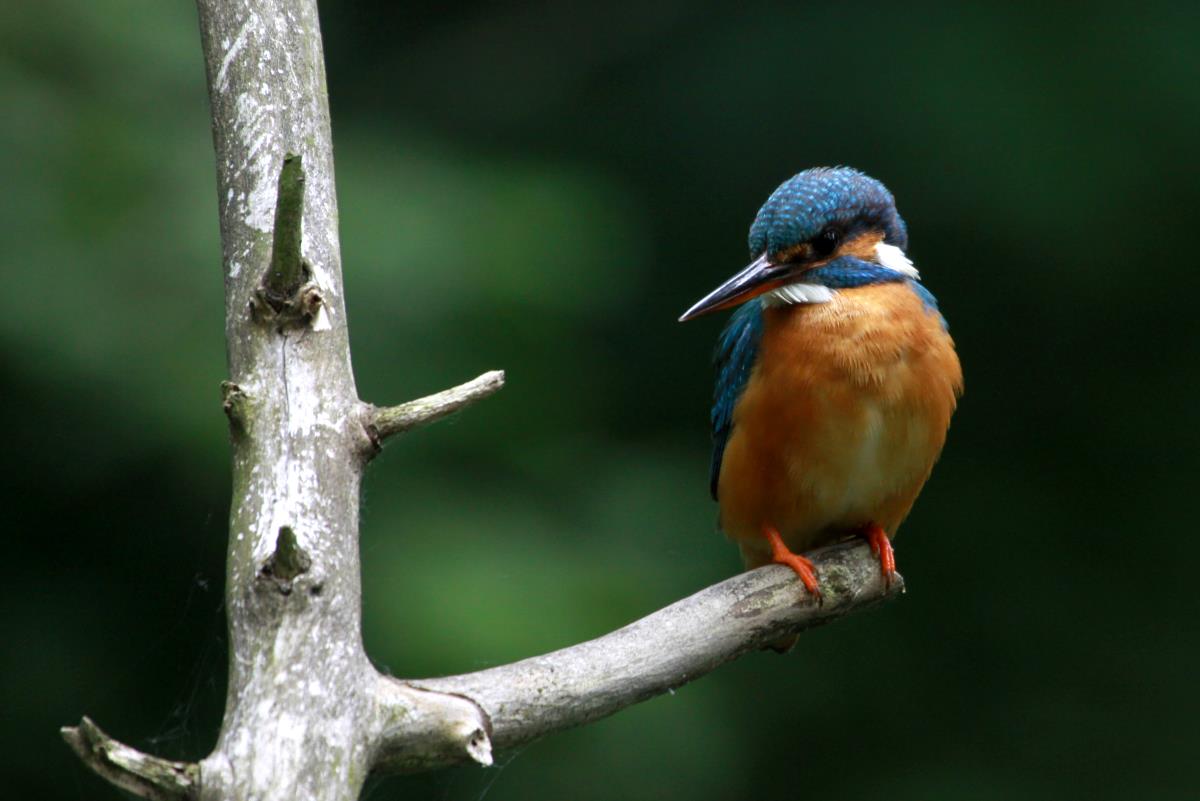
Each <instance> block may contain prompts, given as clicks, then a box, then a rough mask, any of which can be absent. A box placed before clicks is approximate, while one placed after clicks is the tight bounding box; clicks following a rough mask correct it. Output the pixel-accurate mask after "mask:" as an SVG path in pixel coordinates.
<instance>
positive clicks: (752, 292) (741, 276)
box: [679, 253, 789, 323]
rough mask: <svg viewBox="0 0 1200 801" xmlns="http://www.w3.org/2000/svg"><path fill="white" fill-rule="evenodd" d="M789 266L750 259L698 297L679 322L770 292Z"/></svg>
mask: <svg viewBox="0 0 1200 801" xmlns="http://www.w3.org/2000/svg"><path fill="white" fill-rule="evenodd" d="M788 266H789V265H775V264H771V262H769V261H767V254H765V253H764V254H763V255H761V256H759V257H758V258H757V259H755V260H754V262H753V263H752V264H750V265H749V266H747V267H746V268H745V269H743V270H742V271H741V272H739V273H738V274H737V275H735V276H733V277H732V278H730V279H729V280H728V281H726V282H725V283H723V284H721V285H720V286H719V287H717V288H716V289H714V290H713V291H712V292H709V293H708V294H707V295H705V296H704V297H702V298H701V299H700V301H699V302H698V303H696V305H695V306H693V307H692V308H690V309H688V310H687V311H685V312H684V313H683V316H682V317H680V318H679V322H681V323H682V322H684V321H685V320H690V319H692V318H693V317H699V316H700V315H702V314H708V313H709V312H713V311H717V310H718V309H727V308H729V307H730V306H736V305H738V304H739V303H743V302H745V301H747V300H749V299H750V298H752V297H754V296H756V295H761V294H762V293H764V292H766V291H767V290H770V289H774V288H775V287H776V286H777V285H779V284H780V283H782V279H783V278H784V277H785V276H786V275H787V272H788Z"/></svg>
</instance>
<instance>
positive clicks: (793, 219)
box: [750, 167, 908, 257]
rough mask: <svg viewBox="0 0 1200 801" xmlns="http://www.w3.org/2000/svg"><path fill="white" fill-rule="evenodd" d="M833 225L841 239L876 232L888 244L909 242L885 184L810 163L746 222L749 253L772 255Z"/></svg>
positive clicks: (850, 171)
mask: <svg viewBox="0 0 1200 801" xmlns="http://www.w3.org/2000/svg"><path fill="white" fill-rule="evenodd" d="M831 226H832V227H836V228H838V229H839V233H840V234H841V235H842V236H843V237H846V236H849V235H853V234H855V233H857V232H858V231H861V230H865V229H875V230H880V231H883V232H884V242H886V243H887V244H889V245H895V246H896V247H898V248H900V249H901V250H904V249H905V248H906V247H907V245H908V232H907V230H906V229H905V227H904V221H903V220H902V219H900V215H899V214H897V213H896V202H895V200H894V199H893V198H892V193H891V192H889V191H888V190H887V187H885V186H884V185H883V184H881V183H880V182H879V181H876V180H875V179H874V178H871V177H869V176H866V175H863V174H862V173H861V172H859V171H858V170H855V169H852V168H850V167H813V168H812V169H809V170H805V171H804V172H802V173H799V174H798V175H796V176H794V177H792V178H790V179H789V180H787V181H785V182H784V183H783V185H782V186H780V187H779V188H778V189H776V190H775V191H774V192H772V193H771V196H770V197H769V198H767V202H766V203H764V204H763V206H762V208H761V209H759V211H758V216H757V217H755V218H754V224H753V225H752V226H750V255H751V256H752V257H757V256H759V255H761V254H762V253H763V252H764V251H765V252H766V254H767V256H768V257H771V256H773V255H775V254H777V253H779V252H780V251H784V250H787V249H788V248H791V247H793V246H795V245H798V244H800V243H801V242H807V241H809V240H810V239H812V238H813V237H815V236H817V235H818V234H820V233H822V231H824V230H826V229H827V228H829V227H831Z"/></svg>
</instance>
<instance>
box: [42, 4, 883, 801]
mask: <svg viewBox="0 0 1200 801" xmlns="http://www.w3.org/2000/svg"><path fill="white" fill-rule="evenodd" d="M197 5H198V8H199V11H200V28H201V35H202V40H203V46H204V56H205V63H206V70H207V77H208V85H209V95H210V98H211V104H212V115H213V141H214V145H215V151H216V161H217V176H218V201H219V210H220V220H221V241H222V269H223V273H224V282H225V311H226V339H227V343H228V359H229V370H230V381H228V382H226V383H225V385H224V387H223V389H224V401H225V402H224V408H225V411H226V414H227V415H228V416H229V421H230V431H231V439H232V444H233V501H232V508H231V510H230V526H229V548H228V565H227V575H226V595H225V598H226V612H227V615H228V624H229V635H230V659H229V692H228V696H227V698H226V707H225V717H224V721H223V724H222V728H221V733H220V736H219V738H218V741H217V745H216V747H215V749H214V750H213V752H212V753H211V754H210V755H209V756H207V757H206V758H204V759H203V760H201V761H200V762H199V763H197V764H187V763H175V762H169V761H166V760H161V759H158V758H155V757H152V756H148V755H145V754H140V753H138V752H137V751H135V750H134V749H131V748H129V747H127V746H124V745H122V744H120V743H118V742H116V741H115V740H113V739H112V738H110V737H108V735H106V734H104V732H102V731H101V730H100V729H99V728H98V727H96V726H95V724H93V723H91V721H89V720H87V719H86V718H85V719H84V721H83V722H82V723H81V724H80V725H79V726H77V727H69V728H65V729H64V730H63V736H64V738H65V739H66V740H67V742H68V744H69V745H71V747H72V748H73V749H74V750H75V751H76V753H77V754H79V756H80V757H81V758H82V759H83V760H84V761H85V762H86V763H87V764H88V765H89V766H91V767H92V768H93V769H94V770H96V771H97V772H98V773H100V774H101V775H102V776H104V777H105V778H107V779H109V780H110V781H112V782H113V783H115V784H117V785H119V786H121V787H124V788H125V789H128V790H130V791H131V792H135V793H137V794H139V795H142V796H144V797H147V798H159V799H166V798H189V799H190V798H200V799H212V800H213V801H215V800H216V799H239V800H241V799H247V800H248V799H255V800H256V801H275V799H279V800H280V801H282V799H289V801H290V799H297V798H303V799H311V800H312V801H350V799H355V798H357V797H358V795H359V791H360V790H361V788H362V785H363V782H364V781H365V779H366V777H367V775H368V774H369V773H370V772H371V771H372V770H380V771H413V770H426V769H430V768H434V767H438V766H442V765H447V764H451V763H454V762H460V761H466V760H473V761H475V762H477V763H480V764H483V765H487V764H490V763H491V750H492V747H493V743H494V744H495V745H497V746H499V747H509V746H512V745H516V744H518V743H521V742H524V741H527V740H530V739H532V738H535V737H537V736H540V735H542V734H544V733H546V732H549V731H552V730H555V729H561V728H564V727H566V726H572V725H577V724H580V723H585V722H587V721H590V720H594V719H596V718H598V717H601V716H603V715H607V714H611V713H612V712H614V711H616V710H618V709H620V708H622V707H624V706H627V705H629V704H632V703H636V702H638V701H641V700H644V699H645V698H648V697H650V696H652V695H655V694H658V693H661V692H665V691H668V690H670V689H672V688H674V687H677V686H679V685H681V684H683V683H685V682H687V681H690V680H692V679H694V678H696V677H698V676H700V675H703V674H704V673H706V672H708V671H709V670H712V669H713V668H715V667H716V666H718V665H720V664H721V663H723V662H725V661H728V660H729V659H732V658H734V657H736V656H737V655H739V654H741V653H743V652H745V651H747V650H749V649H753V648H759V647H762V646H763V645H764V644H767V643H770V642H772V641H774V640H776V639H778V638H779V637H780V636H782V635H784V634H787V633H790V632H794V631H798V630H800V629H803V628H807V627H809V626H813V625H818V624H820V623H823V622H826V621H827V620H830V619H832V618H834V617H837V616H839V615H842V614H845V613H846V612H848V611H851V610H853V609H856V608H859V607H862V606H865V605H868V604H870V603H873V602H874V601H877V600H879V599H881V598H884V597H887V596H888V595H889V594H894V593H896V592H899V591H901V590H902V587H903V585H902V580H900V579H899V578H897V580H896V581H895V582H894V583H893V584H892V585H891V586H890V587H885V586H884V585H883V582H882V581H881V580H880V578H879V573H878V568H877V565H876V564H875V562H874V560H873V559H872V557H871V555H870V552H869V550H868V549H867V548H866V547H865V546H863V545H858V546H837V547H834V548H832V549H827V550H826V551H824V552H822V553H818V554H815V555H814V559H815V561H816V563H817V566H818V571H819V575H820V577H821V581H822V588H823V590H824V593H825V595H824V599H823V602H822V603H817V602H816V601H814V599H812V598H810V597H809V596H807V595H806V594H805V592H804V590H803V588H802V587H800V586H799V585H798V584H797V582H795V581H794V579H793V577H792V574H791V572H790V571H788V570H786V569H785V568H779V567H768V568H762V569H760V570H756V571H753V572H751V573H747V574H745V575H742V576H738V577H735V578H733V579H730V580H729V581H726V582H723V583H722V584H719V585H716V586H714V587H711V588H709V589H707V590H704V591H702V592H700V593H698V594H697V595H694V596H692V597H691V598H688V599H685V600H683V601H680V602H679V603H677V604H674V605H672V606H671V607H668V608H667V609H664V610H662V611H660V612H658V613H656V614H654V615H651V616H650V617H648V618H645V619H643V620H641V621H638V622H636V623H634V624H631V625H630V626H627V627H625V628H624V629H621V630H619V631H617V632H614V633H612V634H610V635H608V636H606V637H602V638H600V639H598V640H594V641H591V642H588V643H583V644H582V645H578V646H575V647H573V648H569V649H565V650H563V651H558V652H555V653H553V654H548V655H546V656H543V657H537V658H534V659H529V660H525V661H523V662H518V663H516V664H513V665H508V666H504V667H500V668H495V669H492V670H487V671H483V672H480V673H475V674H470V675H466V676H456V677H448V678H439V679H427V680H411V681H405V680H399V679H394V678H391V677H387V676H382V675H380V674H379V673H378V672H377V671H376V670H375V669H374V668H373V667H372V666H371V664H370V662H369V660H368V659H367V656H366V654H365V653H364V651H363V647H362V639H361V587H360V571H359V561H358V503H359V482H360V479H361V475H362V471H363V468H364V467H365V465H366V464H367V462H368V461H369V460H370V458H371V457H372V456H373V455H374V454H375V453H376V452H377V451H378V449H379V447H380V443H381V442H382V440H383V439H384V438H386V437H388V436H390V435H393V434H398V433H400V432H403V431H406V430H408V429H410V428H412V427H415V426H417V425H420V424H423V423H427V422H430V421H432V420H436V419H438V418H439V417H442V416H444V415H446V414H448V413H450V412H452V411H454V410H456V409H459V408H461V407H463V406H464V405H466V404H467V403H470V402H471V401H473V400H477V399H479V398H482V397H485V396H487V395H489V394H491V393H492V392H495V391H496V390H497V389H499V388H500V386H501V385H502V384H503V374H501V373H489V374H485V375H484V376H481V377H479V378H478V379H475V380H474V381H472V382H468V383H467V384H464V385H463V386H461V387H458V388H455V389H452V390H447V391H446V392H443V393H438V394H437V395H433V396H430V397H429V398H424V399H421V400H419V401H413V402H410V403H407V404H402V405H400V406H396V407H391V408H376V407H374V406H371V405H369V404H365V403H363V402H362V401H360V400H359V399H358V394H357V391H356V389H355V385H354V376H353V373H352V371H351V365H350V349H349V340H348V334H347V329H346V312H345V307H344V303H343V292H342V273H341V263H340V254H339V246H338V232H337V224H338V216H337V203H336V196H335V193H334V174H333V158H332V145H331V136H330V127H329V109H328V104H327V99H326V89H325V74H324V62H323V58H322V54H321V39H320V32H319V29H318V21H317V9H316V4H315V0H197ZM292 154H294V155H295V156H296V157H298V158H292V157H291V156H292ZM285 164H286V165H287V166H286V168H285ZM281 170H283V173H282V175H281Z"/></svg>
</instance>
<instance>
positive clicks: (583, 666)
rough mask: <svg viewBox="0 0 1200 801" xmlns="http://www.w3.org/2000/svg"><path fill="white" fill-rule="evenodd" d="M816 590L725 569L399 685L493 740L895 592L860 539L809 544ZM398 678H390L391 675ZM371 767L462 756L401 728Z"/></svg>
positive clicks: (648, 687) (779, 574) (684, 674)
mask: <svg viewBox="0 0 1200 801" xmlns="http://www.w3.org/2000/svg"><path fill="white" fill-rule="evenodd" d="M809 556H810V557H811V558H812V559H813V561H814V562H815V563H816V566H817V572H818V575H819V576H820V580H821V589H822V591H823V593H824V595H823V599H822V601H821V602H819V603H818V602H817V601H816V600H814V599H813V598H812V597H811V596H810V595H808V593H807V592H805V590H804V587H803V586H802V585H801V584H800V583H799V582H798V581H796V577H795V574H794V573H792V571H791V570H789V569H788V568H786V567H780V566H770V567H763V568H759V569H758V570H753V571H750V572H749V573H743V574H741V575H738V576H735V577H733V578H731V579H729V580H727V581H723V582H721V583H720V584H716V585H714V586H712V587H709V588H708V589H705V590H701V591H700V592H698V593H696V594H695V595H692V596H691V597H689V598H685V599H683V600H682V601H679V602H677V603H674V604H672V605H671V606H668V607H666V608H664V609H661V610H659V611H658V612H655V613H654V614H652V615H649V616H647V617H644V618H642V619H641V620H638V621H636V622H634V623H631V624H629V625H628V626H626V627H624V628H622V629H618V630H617V631H614V632H612V633H611V634H607V635H605V636H603V637H600V638H598V639H595V640H591V641H589V642H585V643H581V644H579V645H575V646H572V647H570V648H564V649H562V650H561V651H554V652H553V653H549V654H546V655H544V656H538V657H534V658H532V659H525V660H523V661H520V662H515V663H513V664H510V665H503V666H501V667H496V668H491V669H489V670H483V671H480V672H478V673H468V674H466V675H462V676H449V677H445V678H439V679H425V680H422V681H415V680H414V681H406V682H403V683H404V684H406V685H408V686H412V687H419V688H421V689H424V690H432V691H435V692H439V693H446V694H448V695H451V696H453V697H456V698H462V699H467V700H470V701H471V702H472V703H474V704H475V705H476V706H477V707H478V708H479V709H480V710H481V712H482V715H483V718H484V719H485V720H486V721H487V723H488V725H489V726H490V735H491V741H492V744H493V746H494V747H495V748H497V749H504V748H512V747H513V746H516V745H520V744H521V743H524V742H527V741H529V740H532V739H535V738H537V737H540V736H542V735H543V734H547V733H549V732H552V731H555V730H558V729H564V728H567V727H569V726H577V725H579V724H582V723H587V722H588V721H592V720H595V719H597V718H601V717H604V716H605V715H611V714H612V713H613V712H616V711H618V710H620V709H623V708H624V707H627V706H630V705H631V704H636V703H638V702H639V701H644V700H646V699H647V698H650V697H652V696H655V695H659V694H661V693H664V692H667V691H670V690H673V689H675V688H676V687H679V686H681V685H683V684H686V683H688V682H690V681H693V680H694V679H697V678H699V677H701V676H703V675H704V674H706V673H708V672H710V671H711V670H713V669H714V668H716V667H718V666H720V665H722V664H724V663H726V662H728V661H730V660H731V659H734V658H736V657H738V656H740V655H742V654H744V653H746V652H747V651H751V650H755V649H759V648H762V647H764V646H765V645H767V644H769V643H772V642H775V641H777V640H779V639H780V638H781V637H785V636H786V635H788V634H792V633H795V632H798V631H803V630H805V629H809V628H812V627H814V626H819V625H821V624H823V623H828V622H830V621H831V620H836V619H837V618H839V617H842V616H843V615H847V614H850V613H851V612H854V611H857V610H860V609H863V608H865V607H868V606H871V605H873V604H875V603H878V602H880V601H882V600H884V599H887V598H890V597H893V596H895V595H897V594H899V593H902V592H904V579H903V578H902V577H901V576H899V575H897V576H896V578H895V580H894V581H893V582H892V583H891V585H890V586H885V585H884V581H883V578H882V576H881V574H880V570H879V561H878V560H877V559H876V558H875V557H874V555H873V554H872V552H871V549H870V547H869V546H867V545H866V544H863V543H861V542H847V543H841V544H838V545H833V546H830V547H828V548H824V549H821V550H819V551H816V552H814V553H811V554H809ZM393 681H395V682H396V683H401V682H400V681H399V680H393ZM382 748H383V751H382V752H381V764H380V765H379V767H380V768H383V769H386V770H393V771H400V772H408V771H416V770H428V769H430V768H434V767H440V766H443V765H445V764H448V763H450V762H461V761H463V760H464V754H463V753H462V751H461V750H459V751H457V752H455V751H448V750H447V751H442V752H439V753H429V752H419V751H418V744H417V743H414V742H413V737H412V733H411V731H408V730H405V729H402V728H400V729H395V730H392V731H391V732H389V733H388V736H387V737H385V740H384V743H383V745H382Z"/></svg>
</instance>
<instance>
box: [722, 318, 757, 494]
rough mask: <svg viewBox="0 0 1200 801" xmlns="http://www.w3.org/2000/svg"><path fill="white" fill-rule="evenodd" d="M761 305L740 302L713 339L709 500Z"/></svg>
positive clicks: (746, 374)
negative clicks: (715, 345)
mask: <svg viewBox="0 0 1200 801" xmlns="http://www.w3.org/2000/svg"><path fill="white" fill-rule="evenodd" d="M762 330H763V315H762V304H760V303H758V302H757V301H751V302H750V303H746V304H743V305H742V307H741V308H739V309H738V310H737V311H736V312H734V313H733V316H732V317H731V318H729V325H727V326H725V330H724V331H722V332H721V336H720V338H719V339H718V340H717V349H716V352H715V353H714V354H713V366H714V367H715V368H716V371H717V385H716V388H715V389H714V390H713V407H712V438H713V451H712V466H711V468H710V471H709V490H710V491H711V492H712V496H713V499H714V500H715V499H716V497H717V479H718V477H720V475H721V457H722V456H724V454H725V443H726V442H727V441H728V440H729V431H730V429H732V428H733V407H734V406H735V405H736V404H737V402H738V398H740V397H741V395H742V390H743V389H745V388H746V381H748V380H749V378H750V371H751V369H753V368H754V358H755V356H757V355H758V343H759V341H760V340H761V339H762Z"/></svg>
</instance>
